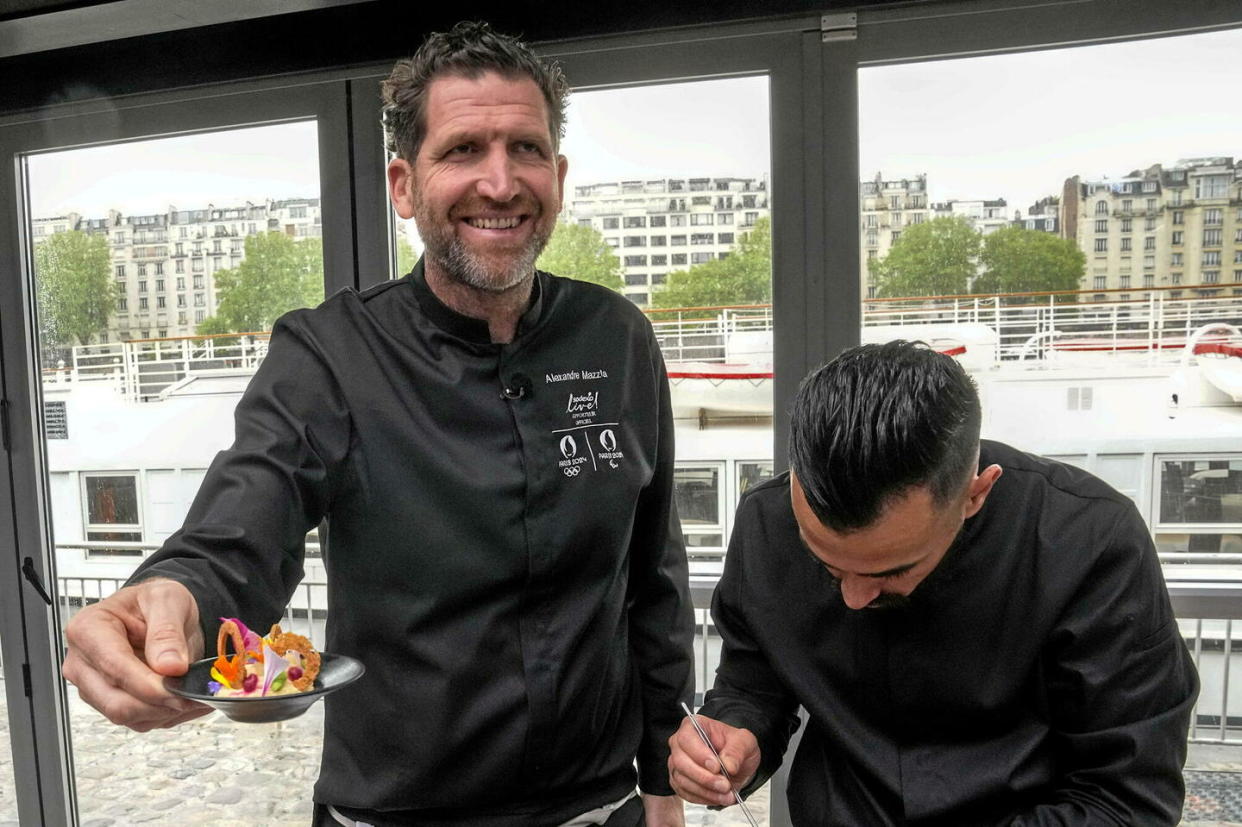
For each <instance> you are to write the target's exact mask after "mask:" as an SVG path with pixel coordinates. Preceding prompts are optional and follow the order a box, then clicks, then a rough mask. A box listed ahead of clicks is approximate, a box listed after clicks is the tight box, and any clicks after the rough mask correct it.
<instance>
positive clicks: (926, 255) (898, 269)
mask: <svg viewBox="0 0 1242 827" xmlns="http://www.w3.org/2000/svg"><path fill="white" fill-rule="evenodd" d="M979 246H980V235H979V233H978V232H977V231H976V230H975V229H974V228H973V227H971V226H970V223H969V222H968V221H967V220H966V219H965V218H962V217H960V216H952V217H946V218H933V219H932V220H931V221H928V222H925V223H923V224H915V225H914V226H912V227H907V228H906V229H905V230H904V231H903V232H902V234H901V237H900V238H898V239H897V242H896V243H895V244H894V245H893V247H892V249H891V250H889V251H888V255H886V256H885V257H884V258H881V259H872V260H871V261H869V262H868V263H867V264H868V269H869V271H870V273H871V276H872V277H873V278H874V279H875V281H876V287H877V289H876V295H877V296H880V297H881V298H894V297H899V296H949V295H956V294H960V293H965V292H966V288H967V287H968V286H969V284H970V279H971V277H972V276H974V275H975V272H976V268H977V262H978V259H979Z"/></svg>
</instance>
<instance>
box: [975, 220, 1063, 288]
mask: <svg viewBox="0 0 1242 827" xmlns="http://www.w3.org/2000/svg"><path fill="white" fill-rule="evenodd" d="M980 261H981V262H982V264H983V271H984V272H983V274H982V275H981V276H979V278H978V279H976V280H975V284H974V292H976V293H1028V292H1040V291H1049V292H1055V291H1059V290H1077V289H1079V287H1080V285H1081V279H1082V277H1083V275H1084V274H1085V273H1086V270H1087V257H1086V255H1085V254H1084V253H1083V252H1082V250H1080V249H1078V245H1077V244H1075V243H1074V242H1073V241H1070V240H1069V239H1067V238H1057V237H1056V236H1054V235H1049V234H1048V233H1044V232H1040V231H1038V230H1028V229H1025V228H1023V227H1003V228H1001V229H999V230H997V231H996V232H994V233H991V234H990V235H988V236H986V237H985V238H984V239H983V254H982V255H981V256H980Z"/></svg>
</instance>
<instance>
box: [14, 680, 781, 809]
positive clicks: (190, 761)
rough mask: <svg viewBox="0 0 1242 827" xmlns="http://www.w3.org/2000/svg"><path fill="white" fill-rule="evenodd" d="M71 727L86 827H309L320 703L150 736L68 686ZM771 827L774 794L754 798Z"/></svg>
mask: <svg viewBox="0 0 1242 827" xmlns="http://www.w3.org/2000/svg"><path fill="white" fill-rule="evenodd" d="M3 689H4V681H3V680H2V679H0V827H16V825H17V803H16V801H15V800H14V798H13V795H14V777H13V766H12V759H11V756H10V754H9V716H8V710H7V707H6V706H5V704H4V695H3ZM69 707H70V711H69V714H70V720H71V722H72V723H71V726H72V731H73V754H74V762H75V770H76V777H77V791H78V803H79V806H80V808H81V811H80V812H81V824H82V825H83V827H123V825H129V824H152V825H161V824H176V825H235V824H238V823H243V822H244V823H248V824H276V823H282V824H289V825H296V824H309V823H310V814H311V803H310V791H311V787H312V785H313V784H314V782H315V778H316V777H317V776H318V774H319V734H320V732H321V731H322V728H323V704H321V703H317V704H315V705H314V706H312V707H311V708H310V710H309V711H308V712H307V713H306V714H305V715H303V716H301V717H300V718H295V719H293V720H292V721H283V722H281V723H276V724H236V723H233V722H231V721H229V720H228V719H227V718H225V717H224V716H222V715H221V714H219V713H212V714H211V715H208V716H206V717H205V718H200V719H198V720H195V721H191V722H189V723H186V724H182V725H181V726H180V727H177V728H176V729H173V730H156V731H154V732H148V733H145V734H138V733H135V732H131V731H129V730H127V729H124V728H122V727H118V726H114V725H113V724H111V723H109V722H108V721H107V719H105V718H104V717H103V716H101V715H99V714H98V713H97V712H95V711H94V710H92V709H90V708H89V707H87V706H86V704H84V703H82V702H81V701H79V700H78V698H77V693H76V692H75V691H73V690H72V688H71V689H70V704H69ZM750 807H751V812H752V813H753V814H754V815H755V817H756V818H757V819H758V820H759V823H760V824H762V825H764V826H765V827H766V825H767V813H768V790H767V788H766V787H765V788H764V789H762V790H760V791H759V792H758V793H756V794H755V795H754V796H752V797H751V799H750ZM686 823H687V825H690V826H691V827H700V826H702V827H747V823H746V819H745V817H744V816H743V815H742V813H741V811H740V810H739V809H738V808H737V807H730V808H728V809H726V810H722V811H709V810H707V809H706V808H704V807H698V806H693V805H688V806H687V807H686Z"/></svg>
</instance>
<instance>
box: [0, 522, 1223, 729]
mask: <svg viewBox="0 0 1242 827" xmlns="http://www.w3.org/2000/svg"><path fill="white" fill-rule="evenodd" d="M71 545H73V546H74V547H79V546H81V545H83V544H71ZM90 545H96V544H90ZM148 548H154V546H148ZM1199 557H1202V558H1205V559H1203V560H1199V559H1198V558H1199ZM1229 557H1230V559H1229V560H1228V561H1224V562H1229V563H1232V564H1234V565H1233V566H1230V567H1228V568H1226V567H1224V566H1222V567H1221V568H1220V570H1219V572H1216V571H1208V572H1206V573H1205V572H1204V570H1203V569H1202V568H1198V569H1195V570H1194V571H1195V572H1197V573H1196V574H1193V575H1190V574H1188V575H1182V574H1181V573H1180V572H1179V571H1177V569H1175V568H1170V567H1169V566H1167V565H1166V567H1165V576H1166V583H1167V586H1168V589H1169V595H1170V598H1171V600H1172V603H1173V612H1174V615H1175V616H1176V618H1177V620H1178V623H1179V626H1180V628H1181V632H1182V636H1183V638H1184V640H1185V641H1186V645H1187V647H1188V648H1189V649H1190V651H1191V653H1192V655H1193V657H1194V660H1195V665H1196V667H1197V668H1198V670H1199V674H1200V678H1201V682H1202V685H1203V689H1202V692H1201V694H1200V698H1199V702H1198V706H1197V708H1196V713H1195V718H1194V720H1195V728H1194V730H1193V731H1192V732H1191V740H1192V741H1194V742H1196V743H1219V744H1225V743H1229V744H1239V743H1242V712H1240V713H1239V715H1237V716H1233V715H1230V710H1233V711H1239V710H1242V673H1240V674H1239V675H1238V676H1236V677H1235V676H1234V675H1233V672H1235V671H1239V670H1242V622H1239V621H1242V568H1239V567H1238V566H1237V565H1236V564H1238V563H1242V555H1229ZM1195 558H1196V559H1194V560H1189V559H1188V558H1187V556H1186V555H1181V554H1162V555H1161V560H1162V562H1164V563H1168V562H1171V561H1174V560H1176V561H1178V562H1192V563H1193V562H1209V561H1210V562H1222V561H1221V560H1219V559H1218V556H1216V555H1195ZM1208 558H1210V560H1209V559H1208ZM1234 558H1238V559H1234ZM125 579H126V578H125V576H123V575H120V574H117V575H116V576H84V575H77V574H66V575H58V576H57V578H56V581H57V592H56V594H57V598H58V605H59V611H60V620H61V623H62V624H64V623H66V622H68V620H69V619H70V618H71V617H73V615H74V614H76V613H77V612H78V611H81V610H82V608H84V607H85V606H88V605H90V604H92V603H95V602H97V601H99V600H102V599H104V598H105V597H108V596H109V595H111V594H112V593H114V592H115V591H117V590H118V589H120V588H121V587H122V586H123V585H124V583H125ZM716 579H717V578H716V577H714V576H692V577H691V579H690V593H691V598H692V600H693V603H694V609H695V618H696V633H695V680H696V683H697V685H698V686H699V687H700V692H701V691H702V688H703V687H708V686H711V683H712V677H713V675H714V674H715V666H716V663H717V662H718V660H719V653H720V637H719V635H718V634H717V632H716V629H715V626H714V624H713V623H712V622H711V617H710V615H709V613H708V611H707V610H708V609H709V607H710V606H711V596H712V591H713V590H714V589H715V586H716ZM326 616H327V581H326V579H325V578H324V577H322V576H319V577H313V578H312V577H308V578H304V579H303V580H302V582H300V583H299V584H298V586H297V587H296V589H295V591H294V594H293V596H292V597H291V598H290V600H289V602H288V604H287V605H286V607H285V610H284V613H283V618H282V620H281V623H282V625H283V626H285V627H286V628H287V629H291V630H296V631H298V632H299V633H301V634H304V635H306V636H307V637H309V638H310V639H311V641H312V643H314V644H315V645H316V646H317V647H320V648H323V647H324V646H325V644H326V639H325V635H324V622H325V619H326ZM1235 637H1236V638H1238V640H1239V643H1238V644H1237V645H1236V646H1235V645H1234V643H1233V640H1234V638H1235ZM1235 649H1237V650H1238V653H1237V655H1236V656H1235V652H1234V650H1235ZM0 665H2V664H0Z"/></svg>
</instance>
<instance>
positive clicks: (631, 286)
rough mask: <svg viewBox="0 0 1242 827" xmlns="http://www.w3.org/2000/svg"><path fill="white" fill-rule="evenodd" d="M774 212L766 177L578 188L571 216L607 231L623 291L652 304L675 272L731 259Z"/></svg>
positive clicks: (615, 183) (641, 303) (637, 301)
mask: <svg viewBox="0 0 1242 827" xmlns="http://www.w3.org/2000/svg"><path fill="white" fill-rule="evenodd" d="M768 211H769V207H768V184H767V180H766V179H761V178H657V179H646V180H636V181H606V182H601V183H595V184H587V185H584V186H577V187H575V188H574V196H573V201H572V203H571V204H570V208H569V209H568V210H567V215H566V217H565V220H567V221H569V222H573V223H577V224H579V225H582V226H585V227H594V228H595V229H596V230H598V231H599V232H600V233H601V234H602V235H603V236H604V241H605V242H607V243H608V244H609V245H610V246H611V247H613V248H614V250H615V252H616V254H617V257H618V258H620V259H621V267H622V272H623V274H624V278H625V287H624V288H623V291H622V292H623V293H624V294H625V296H626V297H627V298H628V299H629V300H630V301H632V302H634V303H635V304H636V305H638V306H640V307H646V306H648V305H649V304H650V303H651V294H652V293H653V292H656V291H658V290H659V289H660V287H661V285H663V284H664V283H665V281H666V280H667V278H668V274H669V273H670V272H672V271H674V270H685V269H687V268H689V267H691V266H693V265H695V264H702V263H704V262H707V261H712V260H714V259H720V258H725V257H726V256H728V255H729V253H730V251H732V249H733V247H734V245H736V244H737V241H738V238H739V237H740V236H742V235H744V234H745V233H747V232H748V231H749V230H751V229H752V228H753V227H754V226H755V222H756V221H758V220H759V219H760V218H762V217H763V216H766V215H768V214H769V212H768Z"/></svg>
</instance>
